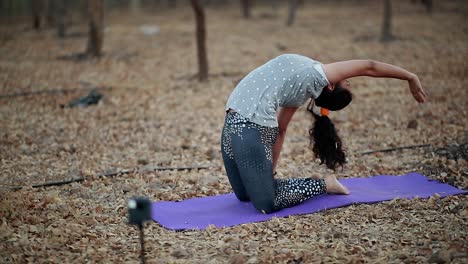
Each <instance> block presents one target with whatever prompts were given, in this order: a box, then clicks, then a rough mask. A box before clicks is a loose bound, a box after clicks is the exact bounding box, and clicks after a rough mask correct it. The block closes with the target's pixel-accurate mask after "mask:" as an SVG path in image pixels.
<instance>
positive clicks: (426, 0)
mask: <svg viewBox="0 0 468 264" xmlns="http://www.w3.org/2000/svg"><path fill="white" fill-rule="evenodd" d="M422 2H423V4H424V5H425V6H426V10H427V12H428V13H429V14H432V0H422Z"/></svg>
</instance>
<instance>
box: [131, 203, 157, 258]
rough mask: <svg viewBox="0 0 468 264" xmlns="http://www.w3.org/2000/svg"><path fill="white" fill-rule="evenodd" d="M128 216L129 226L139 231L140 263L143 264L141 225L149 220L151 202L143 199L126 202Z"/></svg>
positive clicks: (143, 249)
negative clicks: (135, 227) (133, 226)
mask: <svg viewBox="0 0 468 264" xmlns="http://www.w3.org/2000/svg"><path fill="white" fill-rule="evenodd" d="M128 215H129V217H128V219H129V221H128V222H129V224H131V225H136V226H138V229H139V230H140V246H141V251H140V258H141V263H143V264H145V263H146V261H145V239H144V232H143V225H144V223H145V221H148V220H151V202H150V201H149V200H148V199H147V198H144V197H140V198H132V199H130V200H128Z"/></svg>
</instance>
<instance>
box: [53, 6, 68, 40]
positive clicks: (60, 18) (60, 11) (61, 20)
mask: <svg viewBox="0 0 468 264" xmlns="http://www.w3.org/2000/svg"><path fill="white" fill-rule="evenodd" d="M67 3H68V1H67V0H56V1H55V4H56V15H55V18H56V20H57V35H58V36H59V37H61V38H64V37H65V30H66V26H65V18H66V16H67Z"/></svg>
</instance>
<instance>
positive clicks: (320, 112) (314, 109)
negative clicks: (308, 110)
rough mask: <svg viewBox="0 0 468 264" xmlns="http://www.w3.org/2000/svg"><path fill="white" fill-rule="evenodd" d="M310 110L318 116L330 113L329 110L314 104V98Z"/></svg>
mask: <svg viewBox="0 0 468 264" xmlns="http://www.w3.org/2000/svg"><path fill="white" fill-rule="evenodd" d="M312 112H313V113H314V114H315V115H318V116H328V115H329V114H330V110H328V109H326V108H323V107H320V106H317V105H315V100H314V102H313V106H312Z"/></svg>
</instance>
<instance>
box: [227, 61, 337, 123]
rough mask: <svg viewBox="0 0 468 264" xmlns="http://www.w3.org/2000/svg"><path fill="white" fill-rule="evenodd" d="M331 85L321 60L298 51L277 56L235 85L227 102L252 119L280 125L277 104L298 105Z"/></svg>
mask: <svg viewBox="0 0 468 264" xmlns="http://www.w3.org/2000/svg"><path fill="white" fill-rule="evenodd" d="M328 84H329V82H328V79H327V77H326V75H325V73H324V71H323V68H322V65H321V63H320V62H318V61H315V60H313V59H310V58H307V57H305V56H301V55H297V54H284V55H281V56H278V57H276V58H274V59H272V60H270V61H269V62H267V63H265V64H263V65H262V66H260V67H258V68H256V69H255V70H253V71H252V72H250V73H249V74H248V75H247V76H245V77H244V79H242V80H241V81H240V82H239V84H238V85H237V86H236V88H235V89H234V91H233V92H232V94H231V96H230V97H229V99H228V102H227V104H226V110H228V109H233V110H235V111H236V112H238V113H239V114H241V115H242V116H244V117H245V118H247V119H249V120H250V122H253V123H256V124H259V125H262V126H269V127H277V126H278V120H277V118H276V111H277V109H278V107H287V106H289V107H299V106H301V105H303V104H304V103H305V102H306V101H307V99H309V98H314V99H315V98H317V97H318V96H319V95H320V93H321V92H322V90H323V88H324V87H326V86H327V85H328Z"/></svg>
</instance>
